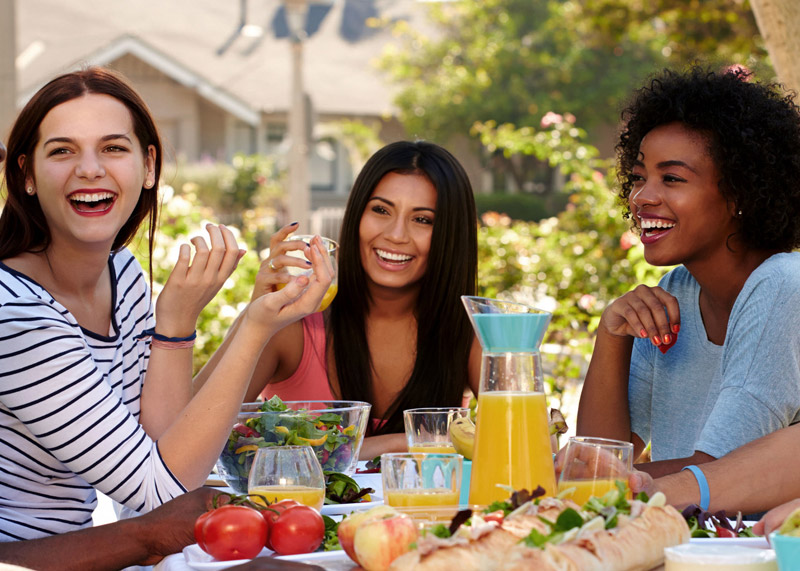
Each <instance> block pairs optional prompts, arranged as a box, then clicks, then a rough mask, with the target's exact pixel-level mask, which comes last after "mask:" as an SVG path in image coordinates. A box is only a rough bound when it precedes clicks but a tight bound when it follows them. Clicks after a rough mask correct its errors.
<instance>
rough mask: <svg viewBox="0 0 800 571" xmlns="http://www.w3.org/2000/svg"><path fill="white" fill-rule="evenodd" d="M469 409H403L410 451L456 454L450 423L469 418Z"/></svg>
mask: <svg viewBox="0 0 800 571" xmlns="http://www.w3.org/2000/svg"><path fill="white" fill-rule="evenodd" d="M468 416H469V409H468V408H462V407H429V408H410V409H408V410H404V411H403V422H404V423H405V429H406V441H407V442H408V451H409V452H435V453H436V452H438V453H440V454H455V452H456V449H455V448H454V447H453V443H452V442H451V440H450V423H451V422H452V421H453V420H454V419H456V418H459V417H463V418H467V417H468Z"/></svg>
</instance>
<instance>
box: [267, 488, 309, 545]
mask: <svg viewBox="0 0 800 571" xmlns="http://www.w3.org/2000/svg"><path fill="white" fill-rule="evenodd" d="M299 505H302V504H300V502H298V501H296V500H281V501H279V502H275V503H274V504H270V505H269V506H268V507H267V508H265V509H264V510H262V511H261V515H262V516H263V517H264V519H265V520H266V521H267V524H268V526H269V529H268V531H267V541H266V546H267V547H269V548H270V549H272V550H273V551H275V548H274V547H272V541H271V540H272V528H273V527H274V525H275V521H276V520H277V519H278V517H280V515H281V514H282V513H283V512H285V511H286V510H287V509H289V508H290V507H292V506H299Z"/></svg>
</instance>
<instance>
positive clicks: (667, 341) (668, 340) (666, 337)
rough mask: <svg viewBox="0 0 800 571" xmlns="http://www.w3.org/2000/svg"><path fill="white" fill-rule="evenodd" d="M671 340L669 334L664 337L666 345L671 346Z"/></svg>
mask: <svg viewBox="0 0 800 571" xmlns="http://www.w3.org/2000/svg"><path fill="white" fill-rule="evenodd" d="M670 340H671V337H670V336H669V334H667V335H664V343H666V344H667V345H669V343H670Z"/></svg>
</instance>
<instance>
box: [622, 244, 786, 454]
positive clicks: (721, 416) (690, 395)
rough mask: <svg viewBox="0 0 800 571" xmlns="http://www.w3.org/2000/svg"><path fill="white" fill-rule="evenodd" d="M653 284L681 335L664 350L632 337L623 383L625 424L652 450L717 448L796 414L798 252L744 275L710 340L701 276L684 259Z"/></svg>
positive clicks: (775, 258) (772, 428)
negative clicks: (670, 305) (717, 337)
mask: <svg viewBox="0 0 800 571" xmlns="http://www.w3.org/2000/svg"><path fill="white" fill-rule="evenodd" d="M659 285H660V286H661V287H662V288H664V289H665V290H666V291H668V292H669V293H671V294H672V295H674V296H675V297H676V298H677V299H678V303H679V306H680V311H681V329H680V333H679V334H678V340H677V342H676V343H675V345H674V346H673V347H671V348H670V349H669V350H668V351H667V352H666V353H665V354H662V353H661V351H660V350H659V349H658V347H656V346H654V345H653V344H652V343H651V342H650V341H649V340H648V339H636V341H635V342H634V344H633V353H632V355H631V371H630V378H629V384H628V400H629V403H630V414H631V429H632V431H633V432H634V433H636V434H638V435H639V437H640V438H641V439H642V440H643V441H644V442H648V441H651V442H652V452H651V454H652V459H653V460H668V459H672V458H685V457H687V456H691V455H692V454H694V452H695V451H696V450H697V451H700V452H705V453H706V454H709V455H711V456H713V457H715V458H719V457H720V456H724V455H725V454H727V453H728V452H730V451H732V450H734V449H736V448H738V447H740V446H742V445H744V444H746V443H748V442H750V441H751V440H755V439H756V438H759V437H761V436H764V435H766V434H769V433H770V432H773V431H775V430H778V429H780V428H783V427H786V426H788V425H790V424H793V423H795V422H798V421H799V420H800V253H789V254H776V255H774V256H772V257H770V258H769V259H767V260H766V261H764V263H762V264H761V265H760V266H759V267H758V268H756V270H755V271H754V272H753V273H752V274H751V275H750V277H749V278H748V279H747V281H746V282H745V284H744V287H743V288H742V291H741V292H739V296H738V297H737V298H736V302H735V303H734V305H733V310H732V311H731V315H730V318H729V320H728V329H727V333H726V335H725V343H724V344H723V345H722V346H719V345H714V344H713V343H711V342H710V341H709V340H708V337H707V335H706V330H705V326H704V325H703V319H702V316H701V315H700V305H699V299H700V298H699V296H700V285H699V284H698V283H697V282H696V281H695V279H694V278H693V277H692V275H691V274H690V273H689V272H688V270H687V269H686V268H685V267H683V266H679V267H678V268H676V269H674V270H672V271H671V272H669V273H668V274H667V275H666V276H664V277H663V278H662V279H661V282H660V283H659Z"/></svg>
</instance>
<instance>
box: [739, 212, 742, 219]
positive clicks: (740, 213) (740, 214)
mask: <svg viewBox="0 0 800 571" xmlns="http://www.w3.org/2000/svg"><path fill="white" fill-rule="evenodd" d="M741 216H742V211H741V210H740V211H739V217H740V218H741Z"/></svg>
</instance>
